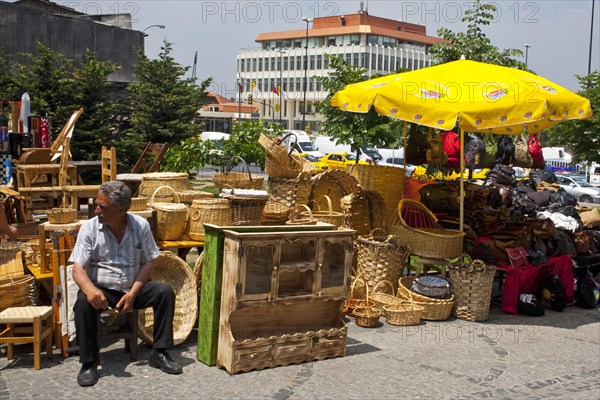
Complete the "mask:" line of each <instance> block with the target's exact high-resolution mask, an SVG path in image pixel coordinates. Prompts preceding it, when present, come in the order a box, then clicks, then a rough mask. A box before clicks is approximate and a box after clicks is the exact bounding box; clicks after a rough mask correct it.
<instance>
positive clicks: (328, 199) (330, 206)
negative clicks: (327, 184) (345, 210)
mask: <svg viewBox="0 0 600 400" xmlns="http://www.w3.org/2000/svg"><path fill="white" fill-rule="evenodd" d="M323 197H324V198H325V200H326V201H327V213H328V214H329V215H332V214H333V204H332V203H331V197H329V196H327V195H326V194H324V195H322V196H321V198H323ZM320 210H321V207H319V211H320Z"/></svg>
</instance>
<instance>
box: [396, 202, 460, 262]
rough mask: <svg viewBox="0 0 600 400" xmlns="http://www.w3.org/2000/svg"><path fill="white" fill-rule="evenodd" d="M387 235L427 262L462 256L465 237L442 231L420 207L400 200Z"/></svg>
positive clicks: (456, 232)
mask: <svg viewBox="0 0 600 400" xmlns="http://www.w3.org/2000/svg"><path fill="white" fill-rule="evenodd" d="M389 233H391V234H393V235H396V236H398V237H399V238H400V240H401V241H402V242H403V243H405V244H406V245H408V246H409V247H410V249H411V252H412V254H414V255H418V256H421V257H429V258H456V257H460V255H461V254H463V237H464V233H462V232H460V231H457V230H453V229H444V228H442V227H441V226H440V225H439V224H438V223H437V218H436V217H435V215H433V213H432V212H431V211H430V210H429V209H428V208H427V207H425V206H424V205H423V204H421V203H419V202H418V201H415V200H410V199H402V200H401V201H400V203H399V204H398V213H397V214H396V215H395V217H394V219H393V220H392V223H391V224H390V226H389Z"/></svg>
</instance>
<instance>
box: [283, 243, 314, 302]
mask: <svg viewBox="0 0 600 400" xmlns="http://www.w3.org/2000/svg"><path fill="white" fill-rule="evenodd" d="M318 245H319V241H318V239H316V238H301V239H296V238H283V239H282V240H281V250H280V257H279V265H278V269H279V271H278V272H279V273H278V278H277V297H278V298H284V297H291V296H296V297H297V296H312V295H313V294H314V293H315V281H316V279H315V277H316V273H317V252H318Z"/></svg>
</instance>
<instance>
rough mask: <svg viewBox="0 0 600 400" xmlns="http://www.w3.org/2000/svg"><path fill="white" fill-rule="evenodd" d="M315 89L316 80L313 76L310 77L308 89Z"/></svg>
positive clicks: (310, 90)
mask: <svg viewBox="0 0 600 400" xmlns="http://www.w3.org/2000/svg"><path fill="white" fill-rule="evenodd" d="M313 90H315V80H314V79H313V78H308V91H309V92H312V91H313Z"/></svg>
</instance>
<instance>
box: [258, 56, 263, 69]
mask: <svg viewBox="0 0 600 400" xmlns="http://www.w3.org/2000/svg"><path fill="white" fill-rule="evenodd" d="M258 70H259V71H262V70H263V63H262V58H259V59H258Z"/></svg>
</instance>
